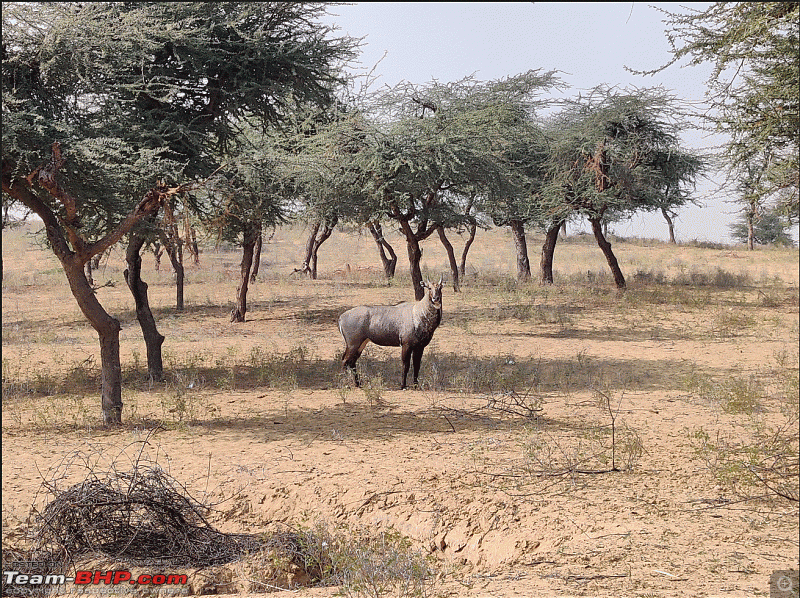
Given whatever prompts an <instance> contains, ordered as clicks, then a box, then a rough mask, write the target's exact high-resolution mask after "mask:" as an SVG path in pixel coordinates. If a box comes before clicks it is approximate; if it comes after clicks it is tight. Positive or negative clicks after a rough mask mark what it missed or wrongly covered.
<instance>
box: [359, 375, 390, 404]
mask: <svg viewBox="0 0 800 598" xmlns="http://www.w3.org/2000/svg"><path fill="white" fill-rule="evenodd" d="M361 387H362V390H363V391H364V396H365V397H366V399H367V404H369V406H370V407H378V406H381V405H383V392H384V390H385V385H384V383H383V376H381V375H380V374H375V375H373V376H369V377H368V378H367V379H366V380H364V382H363V384H362V385H361Z"/></svg>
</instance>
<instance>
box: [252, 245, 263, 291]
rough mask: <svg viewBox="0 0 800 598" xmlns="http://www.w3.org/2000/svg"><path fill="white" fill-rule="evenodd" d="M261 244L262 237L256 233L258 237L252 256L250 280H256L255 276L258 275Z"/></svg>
mask: <svg viewBox="0 0 800 598" xmlns="http://www.w3.org/2000/svg"><path fill="white" fill-rule="evenodd" d="M262 244H263V239H262V236H261V235H258V239H256V249H255V252H256V254H255V256H254V257H253V272H252V273H251V274H250V282H255V281H256V276H258V266H259V265H260V264H261V245H262Z"/></svg>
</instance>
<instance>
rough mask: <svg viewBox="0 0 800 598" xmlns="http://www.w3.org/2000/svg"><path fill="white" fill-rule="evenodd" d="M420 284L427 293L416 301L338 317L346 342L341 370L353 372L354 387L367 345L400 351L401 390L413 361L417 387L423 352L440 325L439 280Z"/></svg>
mask: <svg viewBox="0 0 800 598" xmlns="http://www.w3.org/2000/svg"><path fill="white" fill-rule="evenodd" d="M421 284H422V286H423V287H424V288H425V289H426V292H425V296H424V297H423V298H422V299H420V300H419V301H408V302H405V303H398V304H397V305H377V306H367V305H360V306H358V307H354V308H353V309H349V310H347V311H346V312H344V313H343V314H342V315H341V316H339V332H341V333H342V337H343V338H344V342H345V350H344V355H343V356H342V368H349V369H350V370H352V372H353V378H354V380H355V384H356V386H359V380H358V373H357V372H356V361H357V360H358V358H359V357H360V356H361V352H362V351H364V347H366V346H367V343H368V342H370V341H372V342H373V343H375V344H376V345H381V346H383V347H402V354H401V357H402V360H403V381H402V384H401V386H400V388H401V389H402V388H406V378H407V377H408V369H409V366H410V365H411V359H412V357H413V359H414V386H418V385H419V365H420V363H421V362H422V352H423V351H424V350H425V347H427V346H428V343H430V342H431V339H432V338H433V333H434V332H435V331H436V328H438V326H439V323H440V322H441V321H442V277H439V282H437V283H435V284H432V283H431V282H430V281H428V282H427V283H426V282H422V283H421Z"/></svg>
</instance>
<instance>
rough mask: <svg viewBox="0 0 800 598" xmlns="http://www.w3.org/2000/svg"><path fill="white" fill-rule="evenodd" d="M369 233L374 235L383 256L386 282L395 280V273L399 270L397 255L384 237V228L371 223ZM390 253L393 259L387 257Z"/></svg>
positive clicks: (382, 261)
mask: <svg viewBox="0 0 800 598" xmlns="http://www.w3.org/2000/svg"><path fill="white" fill-rule="evenodd" d="M368 228H369V232H370V233H371V234H372V238H373V239H375V244H376V245H377V246H378V253H379V254H380V256H381V263H382V264H383V273H384V274H385V275H386V280H391V279H392V278H394V272H395V269H396V268H397V254H396V253H395V252H394V249H393V248H392V246H391V245H389V242H388V241H387V240H386V239H385V238H384V236H383V228H381V225H380V223H378V222H370V224H369V226H368ZM387 251H388V252H389V255H390V256H391V257H387V256H386V252H387Z"/></svg>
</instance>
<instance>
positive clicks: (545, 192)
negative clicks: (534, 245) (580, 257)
mask: <svg viewBox="0 0 800 598" xmlns="http://www.w3.org/2000/svg"><path fill="white" fill-rule="evenodd" d="M553 125H554V128H555V129H556V130H558V132H559V133H558V135H557V136H556V137H554V139H553V141H552V143H551V153H550V157H549V162H550V167H549V172H548V175H547V177H548V178H547V183H546V184H545V185H544V186H543V187H542V193H541V204H540V209H541V210H542V213H543V214H559V217H564V216H565V215H566V214H568V213H569V212H575V213H578V214H580V215H582V216H585V217H586V218H588V220H589V222H590V223H591V225H592V232H593V233H594V236H595V239H596V241H597V244H598V246H599V247H600V249H601V250H602V251H603V254H604V256H605V257H606V261H607V262H608V265H609V268H610V269H611V272H612V275H613V277H614V282H615V284H616V286H617V287H618V288H624V287H625V277H624V275H623V274H622V270H621V269H620V267H619V263H618V262H617V258H616V256H615V255H614V252H613V251H612V249H611V243H610V242H609V241H608V239H607V238H606V236H605V233H604V230H603V223H604V220H606V219H610V218H613V219H619V218H621V217H626V216H628V215H630V214H632V213H634V212H636V211H640V210H654V209H660V208H662V207H667V206H670V205H672V204H671V203H670V202H673V201H674V202H677V203H680V202H683V201H685V200H686V195H685V193H683V192H679V188H681V186H682V185H686V184H691V183H693V180H694V177H695V176H696V174H697V172H698V170H699V167H700V162H699V160H697V159H696V158H694V157H693V156H691V155H690V154H689V153H687V152H685V151H684V150H681V149H680V147H679V146H678V139H677V132H678V127H679V124H678V123H677V122H676V120H675V109H674V108H673V100H672V98H671V96H669V94H667V93H666V92H665V91H664V90H663V89H660V88H653V89H639V90H632V91H625V90H622V91H618V90H615V89H609V88H606V87H598V88H596V89H594V90H593V91H592V92H591V93H590V94H588V95H587V96H585V97H581V98H579V99H577V100H574V101H572V102H571V103H570V104H569V105H568V106H567V107H566V108H565V109H564V110H562V112H561V113H559V114H558V115H557V117H556V118H555V120H554V123H553ZM667 187H671V189H672V190H671V191H669V192H667V193H665V188H667ZM556 238H557V230H556V234H555V236H554V239H553V241H555V239H556ZM554 247H555V242H553V244H552V249H554ZM543 262H544V256H543ZM549 263H550V264H552V256H550V259H549ZM549 274H550V277H552V271H551V272H550V273H549ZM544 275H545V273H544V272H543V279H544ZM550 280H552V278H550Z"/></svg>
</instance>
